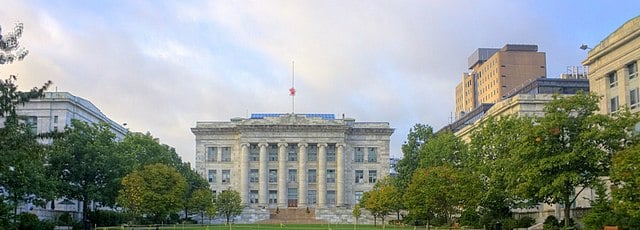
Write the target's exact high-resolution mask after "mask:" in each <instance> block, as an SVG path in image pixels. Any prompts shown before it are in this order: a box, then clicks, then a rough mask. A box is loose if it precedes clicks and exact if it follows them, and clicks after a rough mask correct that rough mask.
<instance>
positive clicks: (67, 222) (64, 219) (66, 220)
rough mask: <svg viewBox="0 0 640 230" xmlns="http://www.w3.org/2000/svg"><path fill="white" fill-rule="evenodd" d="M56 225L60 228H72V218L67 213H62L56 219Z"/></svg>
mask: <svg viewBox="0 0 640 230" xmlns="http://www.w3.org/2000/svg"><path fill="white" fill-rule="evenodd" d="M58 225H60V226H72V225H73V217H71V214H69V213H68V212H65V213H63V214H62V215H60V216H59V217H58Z"/></svg>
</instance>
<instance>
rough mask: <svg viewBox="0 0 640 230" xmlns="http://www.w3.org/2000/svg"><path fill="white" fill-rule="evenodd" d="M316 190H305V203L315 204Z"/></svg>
mask: <svg viewBox="0 0 640 230" xmlns="http://www.w3.org/2000/svg"><path fill="white" fill-rule="evenodd" d="M317 197H318V195H317V192H316V190H307V203H309V204H316V203H317V202H318V201H317V200H318V198H317Z"/></svg>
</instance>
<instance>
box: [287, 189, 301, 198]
mask: <svg viewBox="0 0 640 230" xmlns="http://www.w3.org/2000/svg"><path fill="white" fill-rule="evenodd" d="M287 199H289V200H295V199H298V189H297V188H288V189H287Z"/></svg>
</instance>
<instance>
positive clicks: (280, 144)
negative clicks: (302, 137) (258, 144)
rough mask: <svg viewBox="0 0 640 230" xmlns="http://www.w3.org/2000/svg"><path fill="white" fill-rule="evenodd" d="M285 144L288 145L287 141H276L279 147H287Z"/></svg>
mask: <svg viewBox="0 0 640 230" xmlns="http://www.w3.org/2000/svg"><path fill="white" fill-rule="evenodd" d="M287 146H289V144H288V143H278V147H280V148H281V147H287Z"/></svg>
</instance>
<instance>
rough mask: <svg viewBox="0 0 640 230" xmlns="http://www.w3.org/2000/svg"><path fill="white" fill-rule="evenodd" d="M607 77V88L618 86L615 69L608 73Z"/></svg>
mask: <svg viewBox="0 0 640 230" xmlns="http://www.w3.org/2000/svg"><path fill="white" fill-rule="evenodd" d="M607 79H608V80H609V88H613V87H616V86H618V75H616V72H615V71H613V72H611V73H608V74H607Z"/></svg>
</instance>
